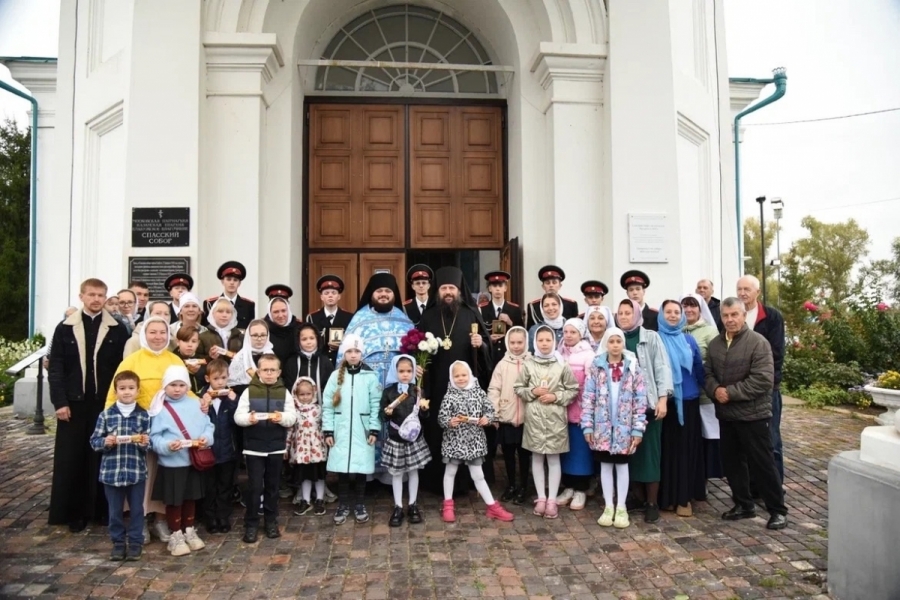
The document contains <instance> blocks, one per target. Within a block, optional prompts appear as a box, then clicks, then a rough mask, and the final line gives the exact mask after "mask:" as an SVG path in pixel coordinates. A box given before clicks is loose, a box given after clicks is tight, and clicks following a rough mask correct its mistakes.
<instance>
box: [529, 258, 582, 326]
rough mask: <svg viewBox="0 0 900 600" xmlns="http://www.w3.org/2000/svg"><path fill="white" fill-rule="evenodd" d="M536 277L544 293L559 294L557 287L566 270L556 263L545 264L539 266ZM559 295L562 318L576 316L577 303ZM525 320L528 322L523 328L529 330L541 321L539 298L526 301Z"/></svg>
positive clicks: (559, 285) (562, 279)
mask: <svg viewBox="0 0 900 600" xmlns="http://www.w3.org/2000/svg"><path fill="white" fill-rule="evenodd" d="M538 278H539V279H540V280H541V287H542V288H544V293H545V294H557V295H559V288H561V287H562V282H563V281H564V280H565V278H566V272H565V271H563V270H562V269H560V268H559V267H557V266H556V265H546V266H544V267H541V270H540V271H538ZM559 297H560V298H561V299H562V303H563V305H562V317H563V319H571V318H573V317H577V316H578V303H577V302H576V301H574V300H571V299H569V298H563V297H562V296H561V295H559ZM525 313H526V314H525V320H526V322H527V323H528V324H527V326H526V327H525V329H527V330H529V331H531V328H532V327H533V326H534V325H536V324H537V323H541V322H543V320H544V319H543V317H542V316H541V299H540V298H538V299H537V300H532V301H531V302H529V303H528V308H527V310H526V311H525Z"/></svg>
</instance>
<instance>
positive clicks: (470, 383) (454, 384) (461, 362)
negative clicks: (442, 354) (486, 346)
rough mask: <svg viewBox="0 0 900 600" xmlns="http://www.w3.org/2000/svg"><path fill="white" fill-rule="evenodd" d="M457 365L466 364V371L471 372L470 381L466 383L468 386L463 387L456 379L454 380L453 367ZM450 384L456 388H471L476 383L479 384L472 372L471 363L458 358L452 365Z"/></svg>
mask: <svg viewBox="0 0 900 600" xmlns="http://www.w3.org/2000/svg"><path fill="white" fill-rule="evenodd" d="M456 365H462V366H464V367H465V368H466V371H468V372H469V383H467V384H466V387H463V388H461V387H459V386H458V385H456V382H455V381H453V367H455V366H456ZM450 385H451V386H452V387H453V389H455V390H471V389H472V388H474V387H475V386H476V385H478V381H477V380H476V379H475V376H474V375H473V374H472V367H470V366H469V363H466V362H463V361H461V360H457V361H455V362H454V363H453V364H452V365H450Z"/></svg>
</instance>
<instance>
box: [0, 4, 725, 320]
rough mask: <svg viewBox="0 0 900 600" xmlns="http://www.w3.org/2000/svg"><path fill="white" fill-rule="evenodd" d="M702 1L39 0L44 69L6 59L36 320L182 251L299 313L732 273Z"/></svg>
mask: <svg viewBox="0 0 900 600" xmlns="http://www.w3.org/2000/svg"><path fill="white" fill-rule="evenodd" d="M723 4H724V3H723V1H722V0H645V1H641V2H634V1H631V0H411V1H409V2H399V1H394V0H287V1H275V0H203V1H200V0H191V1H184V0H80V1H77V0H61V19H60V43H59V59H58V63H56V64H52V63H50V64H39V63H30V62H16V61H8V62H7V65H8V66H9V67H10V70H11V71H12V73H13V76H14V77H15V78H16V79H17V80H18V81H19V82H20V83H22V84H23V85H24V86H25V87H26V88H28V89H29V90H30V91H31V93H32V94H33V95H34V96H35V97H36V98H37V99H38V101H39V102H40V110H39V133H38V135H39V138H38V139H39V144H40V148H39V159H40V163H39V171H38V177H39V191H38V202H37V242H38V243H37V254H36V265H37V278H36V289H35V294H36V305H35V310H36V323H37V330H39V331H44V332H47V331H50V329H51V328H52V326H53V325H54V324H55V323H56V322H58V320H59V318H60V316H61V313H62V310H63V309H64V308H65V306H67V305H68V304H69V303H71V302H73V301H74V300H75V298H76V297H77V293H78V283H79V282H80V281H81V280H83V279H85V278H87V277H99V278H101V279H103V280H105V281H107V282H108V283H109V284H110V285H111V286H113V287H118V286H121V287H125V286H126V284H127V281H128V279H129V278H130V277H131V276H138V275H140V276H149V275H150V274H151V272H152V270H153V268H155V267H154V266H156V267H158V268H160V269H165V268H172V267H171V265H177V264H185V265H186V266H188V267H189V270H190V272H191V274H192V275H193V277H194V279H195V281H196V287H195V291H197V292H198V293H200V294H203V295H206V294H213V293H217V292H218V291H219V289H220V288H219V283H218V281H217V280H216V269H217V267H218V266H219V265H220V264H221V263H223V262H225V261H227V260H238V261H240V262H242V263H243V264H244V265H246V266H247V268H248V275H247V278H246V280H245V281H244V283H243V286H242V288H241V293H242V294H245V295H248V296H250V297H258V296H259V295H261V292H262V290H263V289H264V288H265V287H266V286H267V285H269V284H271V283H275V282H279V283H286V284H288V285H289V286H291V287H292V288H293V289H294V291H295V295H294V297H293V299H292V303H293V305H294V306H293V308H294V311H295V313H296V314H302V311H308V310H310V309H315V308H316V302H317V296H316V295H315V294H314V293H312V292H313V286H314V283H315V281H316V279H317V278H318V277H319V276H320V275H322V274H325V273H332V274H337V275H339V276H341V277H342V278H343V279H344V280H345V282H346V283H347V291H346V292H345V294H344V300H345V302H344V303H343V304H345V306H346V307H347V308H350V309H351V310H352V309H353V308H355V304H356V302H355V298H356V295H357V293H358V290H361V289H362V287H364V286H365V281H366V280H367V279H368V277H369V275H370V274H371V273H373V272H377V271H384V270H387V271H390V272H392V273H395V274H396V275H397V277H398V280H399V281H401V285H402V281H403V279H404V274H405V273H406V268H407V267H408V266H410V265H412V264H415V263H418V262H426V263H428V264H431V265H432V266H434V267H435V268H436V267H438V266H442V265H444V264H458V265H459V266H461V267H462V268H463V269H464V271H465V272H466V273H467V275H468V276H470V277H471V278H472V280H473V281H472V283H478V284H482V283H483V282H482V281H480V277H481V275H483V274H484V273H487V272H488V271H490V270H492V269H496V268H498V267H499V268H504V269H505V270H509V271H511V272H512V273H513V277H514V282H515V285H514V290H515V294H514V295H515V296H517V299H518V300H519V301H525V300H529V299H531V298H532V297H534V296H535V295H536V294H537V293H538V291H539V285H540V282H539V281H538V279H537V271H538V269H539V268H540V267H541V266H542V265H544V264H547V263H553V264H557V265H560V266H562V267H563V268H564V269H565V271H566V275H567V277H566V280H565V282H564V284H563V288H562V293H563V295H566V296H569V297H572V298H575V299H578V300H580V293H579V291H578V288H579V286H580V284H581V282H582V281H584V280H587V279H600V280H602V281H605V282H606V283H607V284H608V285H609V286H610V288H611V290H614V291H613V297H615V298H620V297H622V296H623V295H624V292H622V291H621V290H619V289H618V285H617V282H618V278H619V275H620V274H621V273H622V272H624V271H626V270H628V269H632V268H638V269H641V270H643V271H645V272H646V273H648V274H649V276H650V278H651V281H652V286H651V288H650V290H648V296H647V297H648V300H649V301H650V302H651V303H654V302H657V301H660V300H662V299H663V297H664V296H663V295H662V294H666V295H668V296H673V295H676V294H678V295H680V294H682V293H684V292H687V291H691V290H692V289H693V286H694V284H695V282H696V281H697V280H698V279H700V278H703V277H707V278H710V279H712V280H713V281H714V282H716V284H717V288H719V289H721V287H722V285H721V284H722V282H723V281H724V282H727V285H728V286H730V285H731V282H733V281H734V280H735V278H736V276H737V273H738V256H737V240H736V235H737V234H736V227H735V212H734V193H733V184H732V182H733V180H734V173H733V151H732V149H731V132H730V120H731V108H730V101H729V90H728V75H727V68H726V60H725V31H724V17H723ZM157 214H158V215H159V217H160V219H158V220H157V218H156V217H155V216H154V215H157ZM164 214H169V215H173V214H174V215H176V216H175V217H164V216H163V215H164ZM172 219H174V220H172ZM167 261H168V262H167ZM179 261H181V262H179ZM166 265H169V266H168V267H167V266H166ZM360 282H361V283H360ZM480 287H483V285H482V286H480ZM654 292H655V293H654ZM607 303H609V300H607Z"/></svg>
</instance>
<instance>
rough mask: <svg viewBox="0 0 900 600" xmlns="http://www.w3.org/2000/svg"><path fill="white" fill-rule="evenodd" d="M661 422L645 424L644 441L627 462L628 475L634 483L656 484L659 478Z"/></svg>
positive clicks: (657, 420) (656, 420) (655, 421)
mask: <svg viewBox="0 0 900 600" xmlns="http://www.w3.org/2000/svg"><path fill="white" fill-rule="evenodd" d="M661 437H662V421H660V420H659V419H654V420H652V421H650V422H649V423H647V429H646V430H645V431H644V439H643V440H641V443H640V445H639V446H638V447H637V451H636V452H635V453H634V454H632V455H631V458H630V459H629V461H628V474H629V478H630V480H631V481H633V482H635V483H656V482H657V481H659V477H660V454H661V452H662V448H661V439H660V438H661Z"/></svg>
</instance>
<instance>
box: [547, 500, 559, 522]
mask: <svg viewBox="0 0 900 600" xmlns="http://www.w3.org/2000/svg"><path fill="white" fill-rule="evenodd" d="M558 516H559V506H558V505H557V504H556V500H547V509H546V510H545V511H544V518H545V519H555V518H556V517H558Z"/></svg>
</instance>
